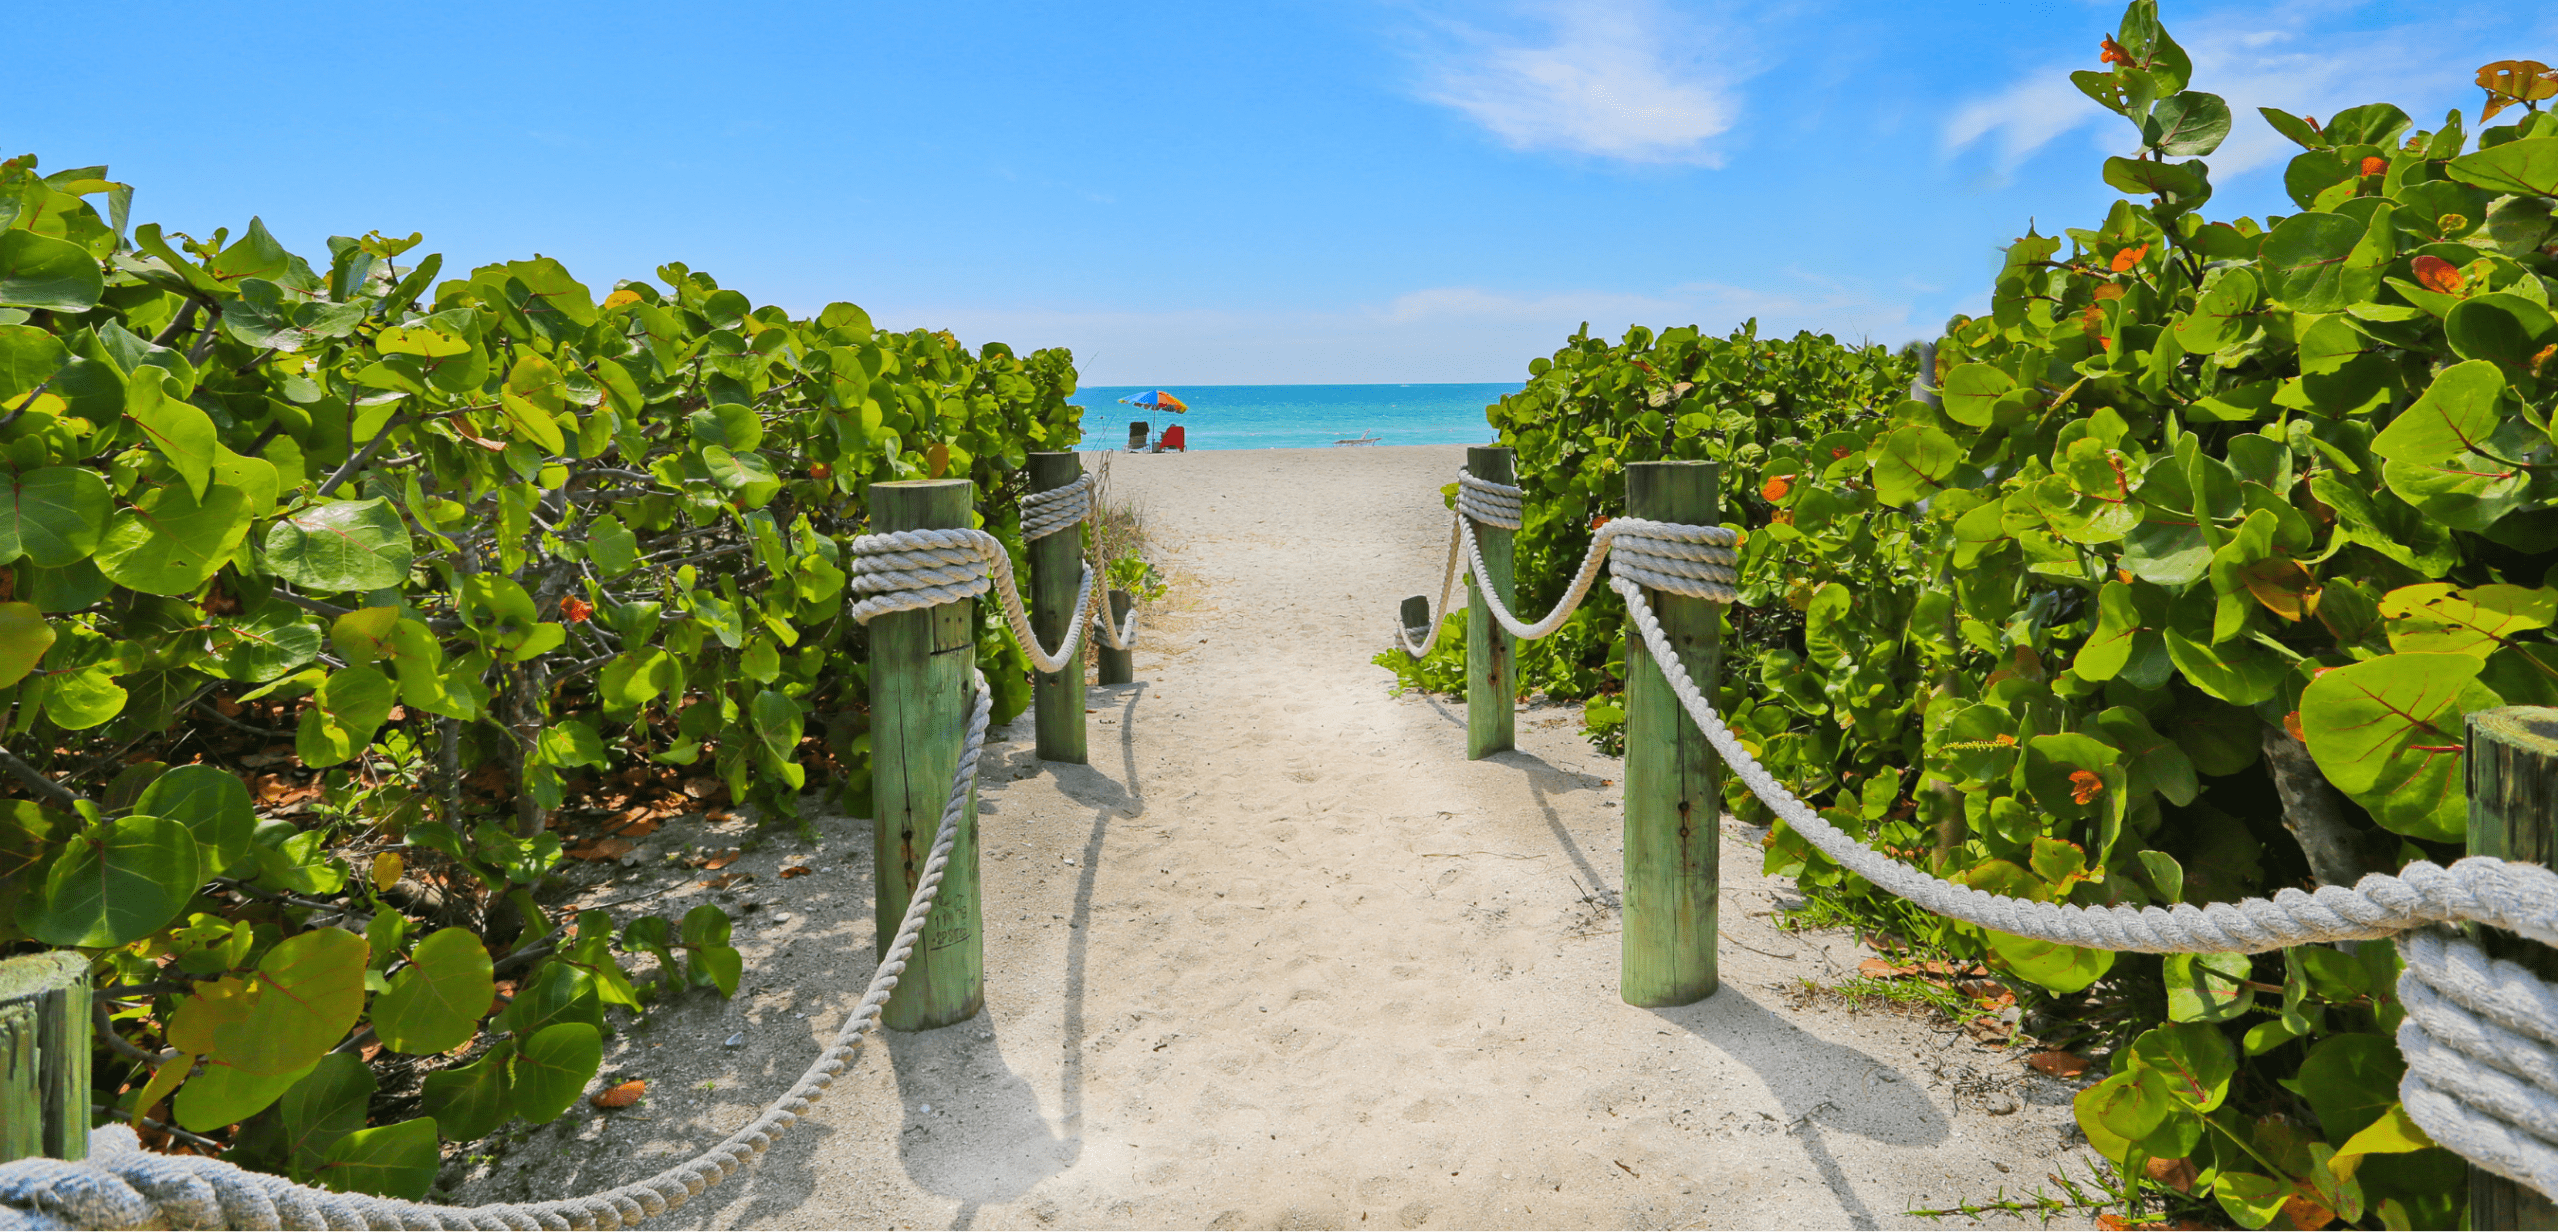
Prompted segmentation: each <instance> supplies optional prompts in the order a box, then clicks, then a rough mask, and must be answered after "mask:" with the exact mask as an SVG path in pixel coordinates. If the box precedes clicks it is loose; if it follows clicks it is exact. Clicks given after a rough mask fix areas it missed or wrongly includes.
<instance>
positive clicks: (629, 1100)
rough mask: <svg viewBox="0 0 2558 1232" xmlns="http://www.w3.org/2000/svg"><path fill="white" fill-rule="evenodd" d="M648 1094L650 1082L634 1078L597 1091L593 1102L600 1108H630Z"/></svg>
mask: <svg viewBox="0 0 2558 1232" xmlns="http://www.w3.org/2000/svg"><path fill="white" fill-rule="evenodd" d="M646 1094H648V1083H646V1082H644V1081H642V1080H640V1079H637V1078H634V1079H632V1080H630V1081H629V1082H625V1083H623V1084H621V1085H620V1086H613V1087H606V1088H604V1089H603V1090H601V1091H597V1092H596V1093H595V1099H594V1101H593V1102H594V1104H595V1106H596V1107H598V1108H628V1107H630V1106H631V1105H633V1104H636V1103H638V1102H639V1097H640V1096H643V1095H646Z"/></svg>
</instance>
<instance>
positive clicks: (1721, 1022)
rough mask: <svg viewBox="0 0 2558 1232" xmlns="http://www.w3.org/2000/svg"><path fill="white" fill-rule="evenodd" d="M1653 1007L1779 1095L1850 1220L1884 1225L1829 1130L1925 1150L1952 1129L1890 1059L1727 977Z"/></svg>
mask: <svg viewBox="0 0 2558 1232" xmlns="http://www.w3.org/2000/svg"><path fill="white" fill-rule="evenodd" d="M1652 1013H1653V1014H1654V1015H1656V1016H1658V1017H1659V1018H1660V1019H1661V1020H1662V1021H1663V1022H1664V1023H1667V1024H1669V1025H1670V1026H1672V1027H1675V1028H1678V1029H1681V1030H1684V1031H1686V1032H1687V1033H1688V1034H1690V1035H1693V1036H1695V1037H1697V1038H1698V1039H1701V1040H1704V1041H1705V1042H1706V1043H1709V1044H1712V1045H1713V1046H1714V1047H1715V1049H1716V1050H1717V1051H1719V1052H1721V1053H1722V1054H1723V1055H1725V1056H1728V1057H1730V1058H1732V1059H1733V1060H1735V1061H1738V1062H1740V1063H1741V1064H1743V1065H1746V1066H1748V1067H1749V1068H1750V1069H1751V1070H1752V1071H1753V1072H1755V1073H1756V1074H1758V1076H1759V1079H1760V1081H1762V1082H1764V1083H1766V1084H1767V1089H1768V1093H1769V1094H1770V1095H1771V1096H1773V1097H1775V1099H1776V1101H1777V1107H1778V1108H1779V1109H1780V1113H1779V1115H1780V1117H1781V1119H1782V1120H1783V1121H1784V1122H1785V1132H1787V1133H1788V1134H1790V1135H1791V1136H1793V1137H1794V1138H1795V1139H1796V1140H1797V1141H1800V1142H1801V1143H1802V1144H1803V1153H1804V1155H1805V1156H1806V1157H1808V1158H1810V1159H1811V1161H1812V1166H1813V1168H1814V1169H1816V1170H1817V1171H1819V1172H1820V1174H1821V1183H1822V1184H1824V1185H1826V1186H1828V1187H1829V1190H1830V1192H1831V1193H1832V1194H1833V1195H1835V1196H1836V1197H1837V1198H1838V1200H1839V1205H1840V1206H1841V1207H1842V1208H1844V1209H1845V1210H1846V1212H1847V1216H1848V1219H1849V1221H1850V1223H1851V1224H1852V1225H1853V1226H1855V1227H1859V1228H1876V1227H1881V1226H1882V1225H1881V1224H1880V1223H1878V1222H1877V1221H1876V1217H1875V1214H1874V1211H1873V1208H1871V1207H1869V1206H1867V1205H1866V1204H1865V1200H1864V1198H1863V1197H1861V1196H1860V1195H1859V1194H1858V1193H1857V1191H1856V1185H1855V1182H1854V1181H1853V1180H1852V1179H1851V1178H1850V1177H1849V1175H1848V1173H1847V1170H1846V1169H1845V1168H1843V1167H1841V1166H1840V1164H1839V1161H1838V1159H1837V1157H1835V1156H1833V1155H1832V1154H1831V1153H1830V1149H1829V1145H1828V1143H1827V1141H1826V1133H1831V1132H1835V1133H1847V1134H1853V1135H1855V1136H1857V1137H1860V1138H1865V1139H1869V1140H1871V1141H1874V1142H1879V1143H1882V1144H1884V1145H1886V1146H1899V1147H1926V1146H1935V1145H1937V1144H1939V1143H1942V1142H1944V1141H1945V1140H1946V1138H1947V1136H1948V1134H1949V1133H1950V1131H1951V1127H1952V1124H1953V1122H1952V1120H1951V1119H1950V1118H1949V1117H1948V1116H1947V1115H1946V1114H1945V1112H1944V1111H1943V1110H1942V1109H1940V1108H1938V1107H1937V1106H1936V1102H1935V1101H1934V1100H1932V1099H1930V1098H1928V1095H1927V1090H1926V1087H1925V1085H1924V1084H1922V1083H1920V1082H1919V1081H1917V1080H1916V1079H1915V1078H1913V1077H1912V1076H1910V1075H1909V1074H1906V1073H1903V1072H1902V1071H1901V1070H1900V1069H1899V1068H1898V1067H1897V1066H1894V1065H1892V1064H1890V1063H1889V1062H1885V1061H1881V1060H1878V1059H1876V1058H1875V1057H1874V1056H1873V1055H1871V1054H1869V1053H1867V1052H1865V1051H1863V1050H1861V1049H1857V1048H1852V1047H1849V1046H1847V1045H1845V1044H1834V1043H1831V1042H1830V1041H1828V1040H1825V1039H1822V1038H1821V1037H1819V1036H1817V1035H1814V1034H1812V1033H1811V1032H1809V1031H1806V1030H1804V1029H1802V1028H1801V1027H1798V1026H1796V1025H1795V1024H1794V1023H1793V1021H1792V1020H1790V1019H1789V1018H1787V1017H1786V1016H1785V1015H1784V1014H1781V1013H1777V1012H1775V1011H1772V1010H1770V1009H1768V1007H1766V1006H1764V1005H1761V1004H1759V1002H1758V1001H1757V1000H1755V999H1754V998H1752V997H1751V996H1750V995H1749V994H1748V993H1745V992H1742V991H1741V990H1739V989H1737V988H1733V987H1732V986H1730V985H1728V984H1727V985H1725V986H1724V987H1723V988H1722V989H1721V990H1720V991H1718V992H1716V993H1715V994H1714V995H1713V996H1711V997H1708V998H1706V999H1705V1000H1703V1001H1699V1002H1697V1003H1696V1004H1694V1005H1680V1006H1672V1007H1669V1008H1666V1009H1656V1010H1653V1011H1652Z"/></svg>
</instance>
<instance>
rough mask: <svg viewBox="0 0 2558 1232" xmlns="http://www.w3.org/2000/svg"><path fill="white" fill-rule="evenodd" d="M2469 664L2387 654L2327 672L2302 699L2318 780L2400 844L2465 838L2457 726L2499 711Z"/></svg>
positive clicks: (2465, 796) (2453, 658)
mask: <svg viewBox="0 0 2558 1232" xmlns="http://www.w3.org/2000/svg"><path fill="white" fill-rule="evenodd" d="M2481 666H2482V665H2481V664H2480V662H2479V661H2478V660H2477V659H2475V658H2472V657H2471V656H2469V655H2465V654H2392V655H2383V656H2381V657H2379V658H2376V659H2368V660H2365V661H2364V662H2361V663H2355V664H2351V665H2349V666H2346V667H2339V668H2334V669H2331V670H2329V671H2327V672H2325V673H2324V674H2322V675H2320V676H2319V677H2318V678H2317V679H2316V680H2313V681H2311V682H2310V684H2309V687H2308V688H2306V689H2303V690H2302V691H2301V695H2300V725H2301V731H2302V734H2303V735H2305V736H2307V737H2308V743H2309V752H2310V756H2312V757H2314V758H2316V759H2317V761H2318V768H2319V770H2320V771H2321V772H2322V773H2324V774H2326V776H2327V780H2328V781H2329V782H2331V783H2334V784H2335V785H2336V786H2337V788H2338V789H2339V790H2341V791H2343V792H2344V793H2345V794H2346V795H2348V796H2351V797H2352V798H2353V800H2354V802H2355V803H2357V804H2360V805H2362V806H2363V807H2364V808H2366V809H2369V810H2371V814H2372V818H2373V820H2375V821H2378V822H2379V823H2380V824H2381V825H2383V826H2385V827H2387V828H2389V829H2390V830H2392V831H2395V832H2396V833H2399V834H2404V835H2408V836H2410V837H2413V838H2424V839H2434V840H2437V841H2458V840H2459V839H2460V837H2461V836H2462V835H2464V834H2466V833H2467V832H2468V824H2469V790H2468V785H2467V782H2466V780H2465V779H2464V777H2463V775H2462V760H2461V759H2462V750H2463V747H2464V742H2465V734H2464V732H2463V723H2462V720H2463V718H2464V717H2465V716H2466V715H2467V714H2468V713H2469V712H2470V711H2472V710H2484V709H2488V708H2490V707H2493V706H2498V705H2502V704H2503V699H2502V698H2499V697H2497V696H2496V694H2495V692H2494V691H2493V690H2490V689H2489V688H2487V687H2486V686H2485V685H2482V684H2480V683H2478V672H2479V669H2480V667H2481Z"/></svg>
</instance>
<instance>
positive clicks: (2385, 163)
mask: <svg viewBox="0 0 2558 1232" xmlns="http://www.w3.org/2000/svg"><path fill="white" fill-rule="evenodd" d="M2387 170H2389V160H2388V159H2386V158H2382V157H2381V156H2380V155H2378V154H2365V155H2363V174H2364V175H2379V174H2381V173H2382V172H2384V171H2387Z"/></svg>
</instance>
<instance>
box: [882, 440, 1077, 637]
mask: <svg viewBox="0 0 2558 1232" xmlns="http://www.w3.org/2000/svg"><path fill="white" fill-rule="evenodd" d="M1068 486H1069V487H1071V486H1072V485H1068ZM1060 490H1061V491H1062V490H1063V489H1060ZM852 555H853V570H852V573H853V576H852V580H851V581H849V582H847V583H846V586H847V588H848V589H850V590H852V591H853V592H854V593H856V594H859V595H861V596H862V598H861V599H859V600H857V601H855V602H854V604H853V606H852V608H851V611H852V616H853V619H854V620H855V621H857V622H859V623H862V624H869V623H870V621H871V618H872V617H874V616H877V615H879V614H880V613H882V612H904V611H913V610H917V609H921V608H932V607H940V606H941V605H942V604H945V603H956V602H959V601H960V600H962V599H973V598H975V597H977V596H978V595H982V594H985V593H986V592H987V591H989V590H992V591H994V592H995V597H996V598H998V599H1000V600H1002V601H1003V605H1004V618H1005V619H1006V620H1008V621H1010V622H1011V624H1012V629H1013V638H1014V640H1016V641H1018V642H1020V643H1021V649H1022V653H1023V654H1025V655H1028V656H1029V657H1030V664H1031V666H1032V667H1033V668H1036V669H1037V670H1039V671H1043V672H1059V671H1064V670H1065V669H1066V667H1067V666H1068V665H1069V664H1072V663H1073V662H1074V661H1075V650H1076V648H1077V647H1079V646H1080V645H1082V643H1083V637H1084V625H1085V623H1086V621H1085V619H1084V617H1085V615H1086V613H1088V612H1090V611H1091V610H1092V600H1093V571H1092V566H1091V565H1089V564H1087V565H1085V566H1084V568H1083V579H1082V582H1081V583H1080V584H1079V585H1078V587H1077V588H1076V591H1075V609H1074V610H1075V616H1074V618H1073V619H1071V620H1068V621H1067V622H1066V640H1065V641H1064V642H1063V643H1061V644H1060V645H1059V646H1058V647H1057V649H1056V650H1054V651H1051V650H1049V649H1048V648H1047V647H1045V646H1042V645H1040V644H1039V635H1038V634H1037V633H1034V632H1032V631H1031V628H1030V613H1028V612H1026V611H1024V610H1023V609H1022V603H1021V591H1020V589H1019V588H1018V587H1016V586H1015V585H1014V584H1013V557H1012V553H1010V552H1007V551H1005V550H1004V544H1003V541H1002V540H1000V539H997V538H995V537H994V536H993V535H990V534H987V533H986V532H984V531H982V530H968V529H957V528H954V529H949V530H901V531H891V532H889V533H887V534H884V535H862V536H860V537H858V538H856V539H854V540H853V544H852Z"/></svg>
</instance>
